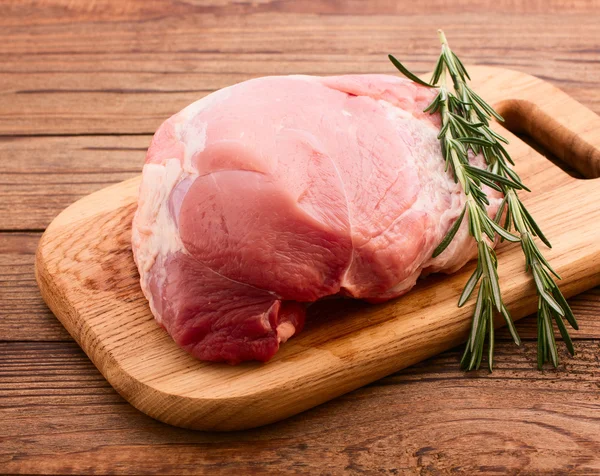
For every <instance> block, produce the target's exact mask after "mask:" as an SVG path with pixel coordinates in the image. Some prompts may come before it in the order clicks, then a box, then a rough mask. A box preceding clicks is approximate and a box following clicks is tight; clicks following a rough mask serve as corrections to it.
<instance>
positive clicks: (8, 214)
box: [0, 135, 151, 230]
mask: <svg viewBox="0 0 600 476" xmlns="http://www.w3.org/2000/svg"><path fill="white" fill-rule="evenodd" d="M150 139H151V136H144V135H142V136H118V135H108V136H69V137H27V136H20V137H0V157H2V161H3V165H2V172H1V176H2V178H1V179H0V216H1V217H2V228H3V229H9V230H43V229H44V228H45V227H46V226H47V225H48V224H49V223H50V221H52V219H53V218H54V217H55V216H56V215H57V214H58V213H59V212H60V211H61V210H64V209H65V208H66V207H67V206H69V205H70V204H71V203H73V202H75V201H76V200H78V199H80V198H81V197H83V196H85V195H88V194H90V193H92V192H95V191H96V190H99V189H101V188H104V187H106V186H108V185H110V184H113V183H117V182H120V181H123V180H126V179H128V178H131V177H134V176H136V175H138V174H139V173H140V170H141V168H142V165H143V163H144V157H145V155H146V149H147V148H148V145H149V144H150Z"/></svg>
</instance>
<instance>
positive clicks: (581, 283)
mask: <svg viewBox="0 0 600 476" xmlns="http://www.w3.org/2000/svg"><path fill="white" fill-rule="evenodd" d="M470 70H471V73H470V74H471V77H472V79H473V85H474V88H475V89H477V90H478V91H479V92H480V94H481V95H482V96H483V97H484V98H486V99H489V100H490V101H491V102H492V103H493V104H497V105H498V107H499V108H500V109H501V110H507V111H508V110H511V109H513V108H514V105H515V104H517V105H520V104H528V105H531V108H530V109H531V113H530V115H529V116H527V123H526V126H527V127H529V126H531V127H530V128H534V129H535V130H536V131H537V130H538V129H539V131H540V138H542V136H544V134H548V133H550V132H551V133H552V134H553V137H554V139H553V141H554V143H555V144H558V145H557V147H558V148H559V149H560V147H563V144H564V143H568V144H569V146H570V148H571V149H572V150H573V153H572V154H571V155H569V156H567V157H565V158H568V159H569V161H570V163H571V164H572V165H574V166H579V167H580V168H581V171H582V173H584V174H585V173H588V174H589V175H590V176H595V173H596V172H597V171H600V152H599V151H598V149H597V146H598V145H599V144H600V137H599V136H598V135H597V133H598V126H600V117H598V116H596V115H595V114H594V113H592V112H591V111H589V110H587V109H586V108H584V107H583V106H582V105H581V104H578V103H577V102H576V101H574V100H572V99H571V98H569V97H568V96H567V95H565V94H564V93H562V92H561V91H559V90H557V89H555V88H552V87H551V86H550V85H547V84H546V83H544V82H543V81H541V80H539V79H537V78H534V77H531V76H528V75H525V74H523V73H518V72H514V71H509V70H500V69H494V68H486V67H477V68H470ZM559 112H560V113H559ZM549 113H552V114H553V117H552V118H550V116H549ZM509 140H510V141H511V144H510V145H509V148H510V152H511V155H512V156H513V157H514V158H515V162H516V164H517V166H516V168H517V171H518V172H519V174H520V175H521V177H523V179H524V181H525V183H527V184H529V186H530V187H531V188H532V189H533V190H534V191H535V192H534V193H532V194H530V195H529V194H528V195H526V196H525V197H524V201H525V203H526V205H527V207H528V208H529V209H530V210H531V212H532V214H533V215H534V216H536V217H537V220H538V222H539V223H540V225H541V226H542V228H543V229H544V230H546V233H547V234H548V236H550V237H552V239H553V240H554V241H555V243H556V246H555V248H554V249H552V250H550V251H549V252H548V258H549V259H550V261H551V262H552V263H553V267H554V268H555V269H556V270H557V272H558V273H560V274H561V275H562V276H563V282H562V289H563V292H564V293H565V294H566V295H567V296H570V295H573V294H576V293H577V292H581V291H583V290H585V289H588V288H590V287H593V286H595V285H598V284H600V243H599V242H598V240H597V238H596V237H597V233H598V228H597V226H596V224H597V222H598V221H599V220H600V209H599V208H598V207H597V204H596V201H597V200H598V199H600V194H599V192H600V190H599V189H598V186H597V185H598V182H597V181H593V180H579V179H574V178H572V177H570V176H569V175H567V174H566V173H564V172H563V171H562V170H560V169H559V168H558V167H556V166H555V165H554V164H552V163H551V162H549V161H548V160H547V159H545V158H544V157H542V156H540V155H539V154H538V153H537V152H536V151H534V150H533V149H531V148H530V147H529V146H528V145H526V144H525V143H523V142H521V141H520V140H519V139H518V138H516V137H514V136H510V135H509ZM139 183H140V179H139V178H136V179H131V180H129V181H126V182H123V183H121V184H118V185H115V186H113V187H109V188H107V189H104V190H101V191H99V192H96V193H94V194H92V195H90V196H88V197H86V198H84V199H82V200H80V201H79V202H77V203H75V204H73V205H72V206H71V207H69V208H68V209H67V210H66V211H64V212H63V213H61V214H60V215H59V216H58V217H57V218H56V219H55V220H54V221H53V222H52V223H51V224H50V226H49V227H48V229H47V231H46V233H45V234H44V236H43V237H42V240H41V242H40V245H39V247H38V253H37V260H36V276H37V280H38V284H39V285H40V289H41V291H42V295H43V296H44V299H45V301H46V302H47V303H48V305H49V307H50V308H51V309H52V311H53V312H54V313H55V314H56V315H57V317H58V318H59V319H60V320H61V322H62V323H63V325H64V326H65V327H66V328H67V330H68V331H69V333H70V334H71V335H72V336H73V337H74V338H75V340H76V341H77V342H78V343H79V344H80V345H81V347H82V348H83V349H84V350H85V352H86V353H87V354H88V355H89V357H90V358H91V359H92V361H93V362H94V363H95V364H96V366H97V367H98V368H99V369H100V371H101V372H102V373H103V374H104V375H105V376H106V378H107V379H108V380H109V382H110V383H111V384H112V385H113V386H114V387H115V388H116V389H117V391H119V393H121V394H122V395H123V396H124V397H125V398H127V399H128V400H129V401H130V402H131V403H132V404H133V405H134V406H136V407H137V408H139V409H140V410H142V411H143V412H145V413H148V414H149V415H151V416H153V417H155V418H157V419H160V420H162V421H165V422H167V423H171V424H174V425H178V426H183V427H186V428H195V429H218V430H236V429H244V428H250V427H254V426H257V425H264V424H266V423H271V422H273V421H277V420H280V419H282V418H286V417H288V416H290V415H293V414H296V413H298V412H300V411H303V410H305V409H307V408H311V407H313V406H315V405H317V404H319V403H322V402H324V401H327V400H329V399H331V398H334V397H336V396H338V395H341V394H343V393H346V392H348V391H350V390H352V389H354V388H357V387H359V386H361V385H365V384H366V383H369V382H372V381H373V380H375V379H377V378H381V377H382V376H384V375H387V374H389V373H391V372H394V371H396V370H398V369H401V368H404V367H406V366H408V365H411V364H414V363H416V362H418V361H420V360H423V359H424V358H427V357H430V356H431V355H434V354H435V353H438V352H441V351H443V350H446V349H448V348H450V347H452V346H454V345H456V344H457V343H458V342H460V341H461V340H463V339H464V338H465V337H466V334H467V331H468V329H469V327H470V320H471V315H472V312H473V309H472V308H473V305H474V304H473V303H472V302H470V304H469V305H467V306H465V307H464V308H461V309H458V308H457V307H456V300H457V298H458V296H459V294H460V290H461V287H462V286H463V285H464V282H465V281H466V280H467V279H468V275H469V274H470V273H471V272H472V270H471V269H468V270H466V271H464V272H461V273H456V274H455V275H453V276H451V277H431V278H429V279H426V280H424V281H423V282H421V284H420V285H418V286H417V287H416V288H415V289H413V290H412V291H411V292H410V293H409V294H407V295H406V296H404V297H402V298H400V299H398V300H394V301H391V302H389V303H386V304H383V305H379V306H368V305H365V304H361V303H348V302H346V303H343V304H342V303H341V302H338V301H335V302H334V301H329V302H326V303H322V305H318V306H315V307H314V308H311V312H312V316H309V318H308V320H309V325H308V326H307V327H308V329H306V330H305V331H304V332H303V333H302V334H301V335H300V336H299V337H297V338H294V339H292V340H291V341H290V342H289V343H287V344H286V345H285V346H283V348H282V349H281V350H280V351H279V353H278V354H277V355H276V357H275V358H274V359H273V360H271V361H270V362H269V363H268V364H266V365H260V364H256V363H248V364H245V365H240V366H238V367H229V366H226V365H218V364H209V363H204V362H198V361H196V360H194V359H193V358H192V357H190V356H189V355H187V354H185V353H184V352H183V351H182V350H180V349H178V348H177V347H176V346H175V344H174V343H173V342H172V341H171V340H170V339H169V338H168V337H167V335H166V334H165V332H164V331H163V330H162V329H160V328H159V326H157V325H156V324H155V323H154V321H153V319H152V315H151V314H150V312H149V309H148V306H147V303H146V301H145V299H144V297H143V295H142V293H141V290H140V289H139V284H138V276H137V273H136V268H135V265H134V263H133V259H132V256H131V248H130V241H131V239H130V230H131V219H132V214H133V211H134V210H135V207H136V202H137V193H138V189H139ZM575 190H577V191H579V192H580V194H581V197H582V198H581V199H580V200H578V201H577V204H576V206H574V202H573V201H565V200H564V198H563V197H564V196H566V195H571V196H573V194H574V191H575ZM99 231H100V232H99ZM566 250H568V252H566ZM499 260H500V262H501V263H502V266H501V267H500V270H499V276H500V280H501V282H503V296H504V300H505V302H506V305H507V306H508V308H509V309H510V310H511V313H512V315H513V317H514V318H515V319H518V318H521V317H524V316H525V315H527V314H528V313H530V312H531V311H533V310H534V309H535V308H536V305H537V297H536V296H535V293H533V292H532V286H531V278H530V277H529V276H527V275H526V274H525V273H524V272H523V269H522V268H523V263H522V255H521V250H520V249H519V248H518V247H515V246H513V247H508V246H505V247H503V248H502V249H501V250H500V252H499ZM200 380H201V381H202V382H203V384H202V387H201V388H199V387H198V386H197V382H198V381H200Z"/></svg>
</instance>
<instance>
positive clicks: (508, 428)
mask: <svg viewBox="0 0 600 476" xmlns="http://www.w3.org/2000/svg"><path fill="white" fill-rule="evenodd" d="M599 12H600V2H598V1H586V0H568V1H562V0H549V1H538V0H536V1H528V2H520V1H516V0H482V1H478V2H473V1H467V0H459V1H456V2H450V1H445V0H434V1H432V2H400V1H396V0H370V1H368V2H367V1H362V0H348V1H336V0H331V1H321V0H307V1H304V0H259V1H250V0H247V1H246V0H241V1H232V0H207V1H202V2H196V1H172V2H168V1H165V2H158V1H156V2H155V1H146V0H135V1H131V0H130V1H125V0H119V1H116V0H115V1H112V0H89V1H85V2H73V1H71V0H45V1H44V2H38V1H33V0H7V1H4V2H1V4H0V40H1V41H0V60H1V62H0V85H1V87H0V99H1V101H2V102H1V104H2V107H1V108H0V135H3V136H11V135H17V136H18V137H15V138H10V139H9V138H8V137H5V138H3V139H2V140H0V159H1V160H0V163H1V164H2V165H0V229H2V230H21V231H24V230H30V229H35V230H41V229H43V228H44V227H45V226H46V225H47V224H48V223H49V221H50V219H51V218H53V217H54V216H55V215H56V214H57V213H58V212H59V211H60V210H61V209H62V208H63V207H65V206H66V205H68V204H69V203H70V202H72V201H74V200H76V199H77V198H79V197H80V196H82V195H84V194H87V193H89V192H91V191H93V190H96V189H98V188H101V187H102V186H104V185H105V184H109V183H113V182H117V181H120V180H123V179H125V178H129V177H130V176H132V175H133V174H135V171H136V170H137V168H138V167H139V164H140V163H141V161H142V160H143V154H144V152H143V150H138V149H143V148H144V147H145V145H146V144H147V141H148V139H149V137H148V136H147V135H143V136H127V137H115V136H113V134H117V135H118V134H121V135H123V134H131V133H143V134H149V133H152V132H153V131H154V129H155V127H156V126H157V125H158V124H159V123H160V122H161V121H162V120H164V119H166V117H167V116H169V115H170V114H171V113H173V112H175V111H177V110H178V109H179V108H180V107H182V106H183V105H185V104H186V103H188V102H191V101H192V100H194V99H197V98H199V97H201V96H202V95H204V94H206V93H207V92H208V91H211V90H213V89H216V88H219V87H221V86H224V85H228V84H231V83H234V82H237V81H240V80H243V79H247V78H250V77H254V76H260V75H267V74H288V73H307V74H342V73H350V72H358V73H360V72H390V67H389V65H388V63H387V60H386V59H385V54H386V53H388V52H393V53H395V54H397V55H398V56H399V57H401V58H402V59H405V60H406V61H407V62H408V63H409V64H410V65H411V66H413V67H414V69H415V70H416V71H418V72H424V71H426V70H429V69H431V63H432V61H433V60H434V58H435V55H436V54H437V44H436V40H435V30H436V29H437V28H439V27H443V28H445V29H446V31H447V33H448V36H449V38H450V41H451V43H452V45H453V46H454V47H455V48H456V49H457V50H458V51H460V53H461V57H463V58H464V59H465V60H466V61H467V62H469V63H479V64H488V65H498V66H504V67H509V68H514V69H518V70H521V71H524V72H527V73H529V74H534V75H537V76H540V77H543V78H544V79H546V80H548V81H550V82H552V83H553V84H555V85H557V86H558V87H560V88H561V89H562V90H564V91H566V92H567V93H568V94H570V95H571V96H573V97H574V98H575V99H577V100H578V101H580V102H582V103H583V104H584V105H586V106H588V107H589V108H591V109H592V110H594V111H595V112H596V113H600V80H599V79H598V78H600V64H599V63H598V57H599V55H600V49H599V47H598V41H597V32H598V28H597V26H598V24H599V23H600V13H599ZM484 25H485V26H484ZM48 134H55V135H56V134H58V135H68V134H77V135H78V136H68V137H55V136H54V137H23V136H37V135H48ZM82 134H83V135H85V134H105V135H106V136H99V137H93V136H89V137H80V136H79V135H82ZM5 139H8V141H6V140H5ZM94 147H96V149H94ZM98 147H99V148H101V149H97V148H98ZM111 147H113V148H116V149H118V150H109V149H107V148H111ZM38 239H39V234H37V233H22V232H19V233H0V341H4V342H3V343H0V348H1V349H0V473H2V474H5V473H7V474H11V473H15V474H17V473H20V474H23V473H30V474H65V473H75V474H140V473H148V474H167V473H171V474H193V473H209V474H217V473H219V472H220V473H231V472H234V471H237V472H238V473H239V474H245V473H265V472H269V473H271V474H280V473H282V472H298V473H313V474H314V473H322V474H340V473H343V472H348V473H352V474H358V473H362V472H365V473H376V472H378V471H380V470H381V472H383V473H384V474H385V473H392V474H394V473H408V474H414V473H419V472H420V473H422V474H439V473H449V472H451V471H453V470H454V471H460V470H462V471H463V472H465V473H467V474H472V473H474V472H475V471H488V472H495V473H499V472H511V473H514V472H517V471H521V472H524V473H536V472H547V473H548V472H556V471H562V472H576V473H586V474H589V473H598V472H600V463H599V461H598V458H599V457H598V455H599V454H600V451H599V450H600V448H599V439H598V434H600V431H599V430H600V420H599V418H600V403H599V401H598V395H600V387H599V386H598V379H599V377H598V372H599V369H600V361H599V357H598V356H599V354H600V343H599V342H598V340H597V339H598V338H599V336H600V324H599V323H600V290H599V289H598V288H597V289H596V290H595V291H590V292H588V293H585V294H583V295H580V296H578V297H576V298H574V299H572V300H571V302H572V305H573V307H574V310H575V313H576V315H577V317H578V319H579V321H580V324H581V331H579V332H578V333H575V335H576V336H577V337H576V338H577V342H576V347H577V349H578V355H577V357H576V358H574V359H570V358H568V357H567V356H566V355H564V348H563V347H561V349H562V350H561V352H562V355H561V357H562V358H563V362H564V364H563V365H561V367H560V368H559V370H558V371H556V372H555V371H553V370H545V371H544V372H542V373H538V372H537V371H536V370H534V359H535V348H534V344H533V343H532V342H529V341H526V342H525V346H524V348H523V349H516V348H514V346H513V345H512V344H510V343H509V342H501V343H500V344H499V348H498V352H497V364H498V365H497V370H496V371H495V372H494V374H492V375H491V376H490V375H488V374H487V373H485V372H480V373H478V374H469V375H464V374H462V373H460V372H459V371H457V370H456V365H457V359H458V358H459V352H458V351H453V352H447V353H445V354H443V355H441V356H438V357H436V358H434V359H431V360H429V361H427V362H425V363H423V364H420V365H418V366H416V367H412V368H410V369H407V370H406V371H404V372H402V373H400V374H397V375H395V376H392V377H389V378H386V379H383V380H381V381H379V382H378V383H376V384H373V385H371V386H369V387H367V388H363V389H361V390H358V391H355V392H352V393H351V394H349V395H346V396H344V397H341V398H339V399H337V400H335V401H333V402H330V403H328V404H326V405H323V406H321V407H318V408H316V409H314V410H311V411H310V412H307V413H305V414H303V415H300V416H298V417H295V418H293V419H291V420H289V421H287V422H283V423H280V424H277V425H272V426H269V427H266V428H263V429H259V430H253V431H249V432H240V433H234V434H230V435H223V434H209V433H198V432H189V431H185V430H181V429H177V428H173V427H169V426H167V425H163V424H160V423H158V422H156V421H153V420H151V419H149V418H147V417H145V416H144V415H142V414H141V413H139V412H137V411H136V410H135V409H133V408H132V407H131V406H129V405H128V404H127V403H125V402H124V401H123V400H122V399H121V398H120V397H119V396H118V395H117V394H116V393H115V392H114V391H113V390H112V389H111V388H110V387H109V386H108V384H107V383H106V381H105V380H104V379H103V378H102V377H101V376H100V374H99V373H98V372H97V370H96V369H95V368H94V367H93V365H92V364H91V363H90V362H89V360H88V359H87V358H86V357H85V355H84V354H83V353H82V352H81V351H80V350H79V349H78V347H77V346H76V345H75V344H74V343H72V342H68V340H69V339H70V337H69V336H68V335H67V334H66V332H65V331H64V329H63V328H62V326H60V324H58V321H56V319H55V318H54V317H53V316H52V315H51V313H50V312H49V311H48V310H47V309H46V308H45V307H44V305H43V302H42V300H41V298H40V297H39V294H38V292H37V288H36V287H35V282H34V277H33V252H34V250H35V246H36V244H37V241H38ZM519 328H520V333H521V335H522V336H523V337H525V338H526V339H531V338H533V337H534V335H535V320H534V319H524V320H522V321H521V322H520V324H519ZM501 335H502V336H503V340H504V339H505V338H506V337H507V336H506V334H501ZM590 338H593V339H595V340H589V339H590ZM36 340H38V341H48V342H32V341H36ZM9 341H10V342H9ZM19 341H25V342H19ZM50 341H53V342H50ZM60 341H65V342H60Z"/></svg>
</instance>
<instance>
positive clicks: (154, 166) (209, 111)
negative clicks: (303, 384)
mask: <svg viewBox="0 0 600 476" xmlns="http://www.w3.org/2000/svg"><path fill="white" fill-rule="evenodd" d="M432 95H433V92H432V91H431V90H428V89H426V88H423V87H420V86H418V85H416V84H415V83H413V82H410V81H408V80H405V79H400V78H397V77H394V76H385V75H358V76H339V77H326V78H320V77H311V76H286V77H265V78H259V79H254V80H250V81H246V82H243V83H240V84H237V85H235V86H232V87H229V88H225V89H222V90H220V91H217V92H215V93H213V94H211V95H209V96H207V97H205V98H204V99H202V100H200V101H197V102H195V103H193V104H191V105H190V106H188V107H186V108H185V109H183V110H182V111H181V112H179V113H178V114H175V115H174V116H173V117H171V118H170V119H168V120H167V121H166V122H165V123H164V124H163V125H162V126H161V127H160V128H159V130H158V131H157V132H156V134H155V136H154V139H153V141H152V145H151V146H150V148H149V150H148V155H147V159H146V165H145V166H144V171H143V181H142V185H141V189H140V195H139V207H138V210H137V212H136V215H135V218H134V222H133V252H134V257H135V260H136V263H137V265H138V268H139V271H140V277H141V287H142V290H143V292H144V294H145V296H146V297H147V298H148V301H149V303H150V308H151V310H152V313H153V314H154V316H155V318H156V320H157V321H158V322H159V323H160V324H161V325H162V326H164V327H165V329H166V330H167V331H168V332H169V334H170V335H171V336H172V337H173V339H174V340H175V342H176V343H178V344H179V345H180V346H182V347H183V348H184V349H186V350H187V351H188V352H190V353H191V354H193V355H194V356H196V357H197V358H199V359H202V360H211V361H226V362H228V363H231V364H235V363H238V362H241V361H244V360H260V361H266V360H268V359H270V358H271V357H272V356H273V355H274V354H275V352H277V350H278V348H279V345H280V344H281V343H283V342H285V341H286V340H287V339H289V338H290V337H291V336H293V335H294V334H296V333H298V332H299V331H300V330H301V329H302V326H303V324H304V317H305V308H306V303H310V302H313V301H315V300H318V299H321V298H324V297H326V296H331V295H344V296H351V297H354V298H361V299H367V300H369V301H373V302H380V301H385V300H388V299H392V298H395V297H397V296H400V295H402V294H404V293H406V292H407V291H408V290H410V289H411V288H412V287H413V286H414V285H415V283H416V281H417V278H418V277H419V275H421V274H423V273H429V272H433V271H444V272H452V271H455V270H456V269H458V268H460V267H461V266H463V265H464V264H465V263H466V262H467V261H469V260H470V259H471V258H472V257H473V256H474V253H475V247H474V244H473V243H472V240H471V239H470V238H469V236H468V234H467V229H466V226H462V227H461V230H460V231H459V233H458V235H457V237H456V238H455V240H454V241H453V243H452V244H451V246H450V247H449V248H448V249H447V250H446V251H445V252H444V253H442V254H441V255H440V256H439V257H437V258H436V259H432V258H431V255H432V252H433V250H434V249H435V247H436V246H437V245H438V244H439V243H440V241H441V240H442V238H443V237H444V235H445V234H446V232H447V231H448V229H449V228H450V226H451V225H452V223H453V222H454V221H455V220H456V218H457V217H458V215H459V214H460V212H461V210H462V207H463V204H464V201H465V197H464V195H463V194H462V193H461V191H460V188H459V186H458V185H457V184H455V183H454V181H453V180H452V178H451V177H450V174H449V173H446V172H445V171H444V160H443V158H442V154H441V149H440V144H439V141H438V139H437V137H436V136H437V133H438V131H439V126H440V124H439V121H440V120H439V117H438V116H431V115H429V114H426V113H423V112H422V111H423V109H424V108H425V107H426V105H427V104H428V103H429V102H430V101H431V99H432ZM475 162H476V161H475ZM498 201H499V197H497V195H496V198H495V199H494V200H492V205H491V208H492V209H495V208H497V206H498ZM465 224H466V220H465V223H463V225H465Z"/></svg>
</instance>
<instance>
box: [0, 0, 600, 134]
mask: <svg viewBox="0 0 600 476" xmlns="http://www.w3.org/2000/svg"><path fill="white" fill-rule="evenodd" d="M47 3H48V4H49V6H48V7H47V8H39V7H37V6H33V5H34V3H31V2H18V1H14V3H13V5H10V4H9V5H6V6H4V7H3V9H4V10H5V11H7V15H4V16H2V15H0V26H2V25H3V24H4V25H7V27H6V28H4V30H3V42H2V43H1V44H0V54H2V55H3V61H4V64H5V65H6V66H5V68H4V70H5V71H6V73H5V74H4V75H3V98H2V99H3V109H2V114H1V115H0V134H4V135H11V134H85V133H109V134H111V133H113V134H114V133H116V132H119V133H121V134H123V133H152V132H153V131H154V130H155V129H156V128H157V126H158V125H159V124H160V123H161V122H162V121H163V120H164V119H165V118H166V117H168V116H170V115H171V114H173V113H174V112H176V111H178V110H179V109H181V108H182V107H183V106H185V105H186V104H188V103H190V102H192V101H193V100H195V99H199V98H200V97H202V96H204V95H205V94H207V93H208V92H210V91H212V90H214V89H216V88H219V87H223V86H226V85H230V84H232V83H235V82H238V81H240V80H243V79H248V78H250V77H253V76H256V75H267V74H290V73H307V74H343V73H357V72H367V71H368V72H392V68H391V66H390V64H389V62H388V60H387V58H386V54H387V53H395V54H398V55H400V56H401V57H402V59H403V60H405V61H407V62H408V63H409V64H410V65H411V67H413V68H414V69H415V70H416V71H417V72H425V71H427V70H430V69H431V68H432V62H433V61H434V59H435V55H436V54H437V50H438V46H437V39H436V36H435V31H436V30H437V28H440V27H441V28H444V29H445V30H446V33H447V34H448V37H449V38H451V42H452V45H453V47H454V48H455V49H456V50H457V51H460V52H461V56H462V58H463V59H464V60H465V62H468V63H479V64H484V65H502V66H505V67H509V68H514V69H519V70H521V71H523V72H526V73H529V74H533V75H537V76H540V77H541V78H543V79H548V78H550V79H552V80H553V82H554V83H555V84H557V85H559V86H560V87H562V88H563V89H564V90H565V91H566V92H567V93H569V94H570V95H572V96H573V97H574V98H575V99H577V100H580V101H581V102H584V103H585V104H586V105H587V106H588V107H590V108H592V109H599V108H600V99H598V98H597V96H596V95H595V94H593V93H592V92H590V91H593V89H594V85H595V81H596V75H595V74H594V72H593V71H594V65H595V64H596V61H597V57H598V54H599V51H600V50H599V49H598V47H597V44H596V38H597V19H598V18H597V17H598V14H597V12H598V11H599V10H600V7H599V4H598V2H583V1H573V2H567V3H562V2H558V1H553V2H550V4H549V5H548V6H546V2H526V3H527V4H529V3H531V4H532V5H531V6H526V7H524V13H527V14H521V13H522V12H521V11H519V9H520V8H523V7H521V6H520V4H521V3H523V2H515V1H500V2H495V1H493V0H486V1H483V2H467V1H461V2H459V3H458V4H455V3H454V2H444V1H441V0H437V1H436V2H432V3H431V4H428V5H427V6H423V5H421V3H420V2H394V1H379V2H372V1H369V2H361V1H359V0H354V1H352V2H349V3H346V2H343V1H318V0H312V1H308V2H306V1H302V0H287V1H286V0H271V1H268V0H267V1H261V2H250V1H244V2H234V1H213V2H200V3H199V2H175V1H174V2H144V1H143V0H137V1H135V2H117V1H107V0H104V1H92V2H70V1H67V0H63V1H51V2H47ZM122 3H123V4H124V5H123V4H122ZM169 3H172V4H171V5H169ZM148 4H151V5H148ZM365 5H366V6H365ZM0 12H1V10H0ZM337 13H339V14H337ZM392 13H394V14H392ZM594 13H596V14H594ZM567 14H568V16H569V21H568V22H566V21H565V20H564V17H565V15H567ZM482 25H485V27H484V28H482ZM57 73H59V74H57ZM82 98H85V100H82Z"/></svg>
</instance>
